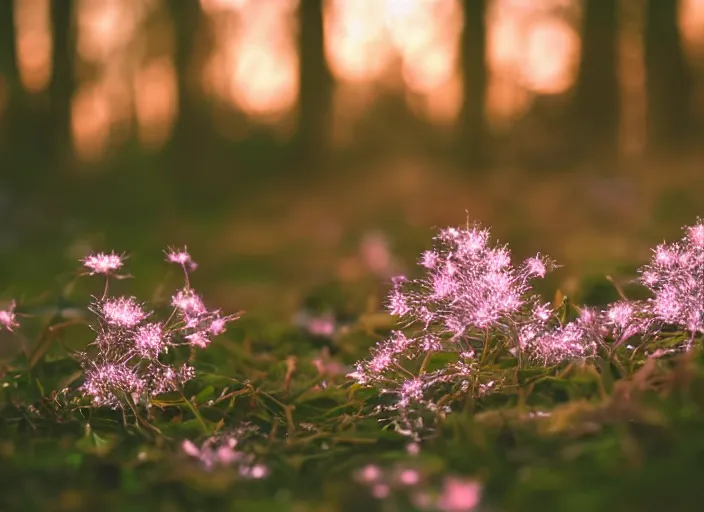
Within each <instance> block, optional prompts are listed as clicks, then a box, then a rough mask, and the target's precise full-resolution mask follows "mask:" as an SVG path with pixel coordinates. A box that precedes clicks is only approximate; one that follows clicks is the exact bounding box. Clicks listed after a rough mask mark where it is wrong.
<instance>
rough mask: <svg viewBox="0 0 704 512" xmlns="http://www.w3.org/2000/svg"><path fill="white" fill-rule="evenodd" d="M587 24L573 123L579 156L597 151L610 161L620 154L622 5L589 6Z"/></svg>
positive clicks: (596, 3) (594, 2) (589, 3)
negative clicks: (619, 20)
mask: <svg viewBox="0 0 704 512" xmlns="http://www.w3.org/2000/svg"><path fill="white" fill-rule="evenodd" d="M666 1H669V0H666ZM583 20H584V21H583V28H582V56H581V60H580V65H579V73H578V78H577V85H576V88H575V94H574V99H573V111H574V114H575V115H574V117H573V119H572V123H573V127H574V130H575V135H576V138H577V139H578V140H577V141H576V142H577V147H578V152H579V153H580V154H579V156H580V157H581V156H584V153H585V152H589V153H594V152H595V151H596V152H597V156H603V157H606V158H607V159H608V158H613V157H615V156H616V153H617V151H618V122H619V84H618V75H617V72H618V62H617V61H618V59H617V54H618V2H616V1H609V0H606V1H600V0H589V1H587V2H585V3H584V18H583Z"/></svg>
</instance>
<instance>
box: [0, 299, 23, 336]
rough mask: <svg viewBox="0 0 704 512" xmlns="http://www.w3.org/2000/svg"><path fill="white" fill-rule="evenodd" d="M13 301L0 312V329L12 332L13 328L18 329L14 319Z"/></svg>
mask: <svg viewBox="0 0 704 512" xmlns="http://www.w3.org/2000/svg"><path fill="white" fill-rule="evenodd" d="M15 306H16V304H15V301H14V300H13V301H12V302H10V305H9V306H8V307H7V309H2V310H0V328H4V329H6V330H8V331H10V332H12V329H13V327H19V325H20V324H19V323H17V319H16V317H15Z"/></svg>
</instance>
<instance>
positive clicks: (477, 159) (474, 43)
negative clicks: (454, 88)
mask: <svg viewBox="0 0 704 512" xmlns="http://www.w3.org/2000/svg"><path fill="white" fill-rule="evenodd" d="M463 7H464V20H465V21H464V30H463V32H462V50H461V55H462V72H463V75H464V102H463V106H462V112H461V115H460V125H461V126H460V134H461V147H462V148H463V149H462V153H463V155H462V156H463V160H465V161H466V162H467V163H468V164H469V165H471V166H481V165H483V164H484V163H485V159H486V151H485V145H486V142H487V133H488V130H487V126H486V115H485V109H484V107H485V105H484V103H485V100H486V84H487V65H486V1H485V0H464V1H463Z"/></svg>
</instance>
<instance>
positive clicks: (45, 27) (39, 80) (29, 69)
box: [6, 0, 52, 93]
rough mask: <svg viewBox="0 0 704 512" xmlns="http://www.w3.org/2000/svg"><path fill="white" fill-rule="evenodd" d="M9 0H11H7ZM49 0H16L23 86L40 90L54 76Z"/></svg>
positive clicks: (17, 51)
mask: <svg viewBox="0 0 704 512" xmlns="http://www.w3.org/2000/svg"><path fill="white" fill-rule="evenodd" d="M6 1H10V0H6ZM49 2H50V0H16V1H15V8H14V17H15V20H14V21H15V34H16V35H15V45H16V48H15V51H16V58H17V66H18V68H19V72H20V80H21V82H22V85H23V86H24V87H25V89H27V90H28V91H29V92H33V93H36V92H40V91H42V90H44V89H45V88H46V86H47V85H48V84H49V79H50V78H51V67H52V62H51V49H52V40H51V36H52V32H51V16H50V12H49V8H50V4H49Z"/></svg>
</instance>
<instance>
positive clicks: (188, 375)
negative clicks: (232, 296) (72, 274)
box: [80, 249, 237, 408]
mask: <svg viewBox="0 0 704 512" xmlns="http://www.w3.org/2000/svg"><path fill="white" fill-rule="evenodd" d="M123 258H124V257H123V256H120V255H117V254H115V253H111V254H105V253H97V254H93V255H90V256H89V257H87V258H85V259H84V260H83V264H84V266H85V267H86V268H87V269H88V270H89V274H90V275H97V274H101V275H104V276H105V279H106V286H105V293H104V294H103V296H102V297H100V298H95V299H94V300H93V302H92V304H91V306H90V310H91V311H92V312H93V313H94V314H95V316H96V318H97V324H96V325H95V326H94V327H93V328H94V331H95V333H96V336H95V339H94V341H93V342H92V343H91V345H90V347H89V348H90V350H89V351H87V352H85V353H82V354H81V358H80V359H81V364H82V366H83V370H84V373H85V380H84V383H83V385H82V387H81V390H82V392H83V393H84V394H85V395H87V396H89V397H90V398H91V399H92V403H93V405H95V406H106V407H111V408H124V407H125V405H128V404H131V403H140V402H141V401H143V400H144V401H147V402H148V399H149V398H150V397H152V396H154V395H158V394H161V393H164V392H167V391H173V390H176V389H178V388H179V386H181V385H182V384H183V383H185V382H186V381H188V380H190V379H192V378H193V376H194V370H193V368H192V367H191V366H189V365H187V364H181V365H174V364H170V363H169V362H168V361H167V360H166V358H167V354H168V352H169V349H171V348H172V347H175V346H179V345H189V346H192V347H198V348H204V347H206V346H207V345H208V344H209V343H210V339H211V337H212V336H216V335H218V334H222V333H223V332H224V331H225V326H226V324H227V323H228V322H230V321H232V320H234V319H236V318H237V315H229V316H223V315H222V314H221V312H220V311H219V310H209V309H208V308H206V306H205V304H204V303H203V300H202V298H201V297H200V295H198V294H197V293H196V292H195V291H194V290H193V289H192V288H191V286H190V282H189V272H190V271H191V270H193V269H195V263H194V262H193V261H192V260H191V256H190V255H189V254H188V252H187V251H186V250H185V249H184V250H180V251H177V250H169V251H168V252H167V258H166V259H167V261H168V262H171V263H176V264H178V265H179V266H181V268H182V269H183V272H184V276H185V285H184V287H183V288H181V289H179V290H177V291H176V292H175V293H174V294H173V296H172V297H171V309H170V314H169V315H168V317H167V318H165V319H160V318H157V315H156V314H155V313H154V312H152V311H149V310H147V309H146V308H145V304H143V303H141V302H139V301H138V300H137V299H136V298H135V297H126V296H117V297H111V296H109V295H108V282H109V278H110V277H114V276H116V274H115V272H116V271H117V270H119V269H120V268H121V267H122V265H123Z"/></svg>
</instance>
